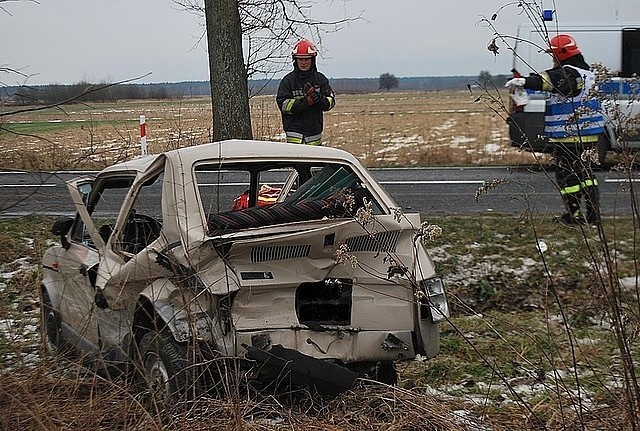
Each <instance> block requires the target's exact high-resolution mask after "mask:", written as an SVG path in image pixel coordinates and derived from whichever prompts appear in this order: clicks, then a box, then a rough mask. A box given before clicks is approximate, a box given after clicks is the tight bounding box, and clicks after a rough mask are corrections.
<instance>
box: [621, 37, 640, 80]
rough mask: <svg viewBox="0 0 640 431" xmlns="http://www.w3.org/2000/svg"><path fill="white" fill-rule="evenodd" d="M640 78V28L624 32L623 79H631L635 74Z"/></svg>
mask: <svg viewBox="0 0 640 431" xmlns="http://www.w3.org/2000/svg"><path fill="white" fill-rule="evenodd" d="M634 73H635V74H637V75H638V76H640V28H625V29H623V30H622V70H621V71H620V76H621V77H622V78H631V76H632V75H633V74H634Z"/></svg>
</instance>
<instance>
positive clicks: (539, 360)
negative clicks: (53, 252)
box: [0, 91, 640, 431]
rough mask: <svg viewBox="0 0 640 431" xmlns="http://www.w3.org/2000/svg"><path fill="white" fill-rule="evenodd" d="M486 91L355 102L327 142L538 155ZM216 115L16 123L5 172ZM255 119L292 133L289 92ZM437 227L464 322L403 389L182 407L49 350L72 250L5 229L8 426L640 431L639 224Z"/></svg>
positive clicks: (371, 151) (169, 140) (363, 153)
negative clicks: (282, 114)
mask: <svg viewBox="0 0 640 431" xmlns="http://www.w3.org/2000/svg"><path fill="white" fill-rule="evenodd" d="M477 97H478V95H476V94H470V93H469V92H462V91H461V92H431V93H426V92H425V93H420V92H416V93H389V94H387V93H377V94H362V95H339V97H338V105H337V106H336V108H335V109H334V110H333V111H331V112H330V113H328V114H327V115H326V117H325V123H326V124H325V134H324V140H325V143H326V145H328V146H334V147H339V148H343V149H346V150H348V151H350V152H352V153H353V154H355V155H356V156H358V158H360V159H361V160H362V161H363V162H364V163H365V164H367V165H368V166H407V165H426V166H438V165H468V164H500V165H517V164H530V163H533V162H536V160H535V159H534V158H533V156H532V155H531V154H528V153H523V152H520V151H517V150H514V149H512V148H510V147H509V145H508V139H507V128H506V124H505V122H504V120H503V119H502V118H501V117H500V116H499V115H496V113H495V112H494V110H493V109H492V108H490V107H489V106H488V105H487V104H485V103H483V102H482V101H481V102H475V100H476V99H477ZM494 106H497V105H494ZM5 109H6V108H5ZM209 109H210V106H209V104H208V100H206V99H188V100H180V101H166V102H158V101H136V102H133V101H125V102H122V103H117V104H97V105H91V106H88V105H77V106H68V107H65V108H64V109H63V110H43V111H37V112H31V113H29V114H25V115H12V116H10V117H9V118H10V122H5V123H3V124H2V127H3V128H4V129H5V130H8V131H4V132H2V133H1V134H0V147H1V148H0V150H1V151H0V167H2V168H3V169H43V170H45V169H61V168H74V169H76V168H98V167H102V166H105V165H107V164H109V163H112V162H114V161H116V160H125V159H127V158H131V157H134V156H135V155H137V154H138V153H139V147H138V133H139V132H138V118H139V115H141V114H144V115H146V117H147V123H148V132H147V133H148V135H147V136H148V144H149V151H150V152H152V153H155V152H160V151H163V150H165V149H169V148H177V147H182V146H187V145H195V144H198V143H201V142H207V141H209V140H210V133H209V129H210V124H209V122H210V120H209V117H210V114H209ZM495 109H496V110H497V111H500V109H499V108H495ZM252 113H253V115H252V121H253V127H254V135H255V137H256V138H257V139H274V140H282V134H281V130H280V119H279V115H278V113H277V111H276V109H275V102H274V100H273V98H272V97H263V98H255V99H253V100H252ZM543 162H544V160H543ZM631 191H632V189H631ZM491 192H492V191H491V190H489V193H491ZM470 198H471V197H470ZM428 221H429V222H430V223H434V224H437V225H439V226H440V227H442V229H443V235H442V237H440V238H438V239H437V240H436V241H435V242H433V243H430V244H429V246H428V248H429V249H430V251H431V253H432V255H433V257H434V260H435V262H436V267H437V271H438V273H439V274H440V275H442V276H443V278H444V280H445V284H446V286H447V289H448V295H449V300H450V302H451V306H452V318H451V320H450V321H449V322H447V323H446V324H444V325H442V327H441V351H440V354H439V356H437V357H436V358H435V359H432V360H429V361H421V360H416V361H411V362H409V363H403V364H401V365H400V366H399V371H400V381H399V385H398V386H397V387H389V386H384V385H380V384H373V383H371V382H361V383H360V384H358V386H357V387H355V388H354V389H353V390H351V391H349V392H347V393H345V394H342V395H340V396H338V397H336V398H331V399H324V398H320V397H317V396H314V395H313V394H308V393H306V392H300V393H295V394H290V395H289V396H287V397H274V396H269V395H268V394H261V393H258V392H254V391H251V390H248V389H246V388H241V387H240V385H238V386H230V387H229V392H228V393H227V394H226V396H224V397H202V398H201V399H198V400H197V401H196V402H194V403H192V404H189V405H183V406H179V408H176V409H172V410H168V409H164V408H162V406H158V405H156V404H154V403H153V400H150V399H149V398H148V397H146V396H145V392H144V390H143V389H141V388H140V387H138V386H136V385H135V384H132V383H131V382H129V381H125V380H116V381H115V382H113V381H108V380H104V379H103V378H101V377H100V376H96V375H94V374H92V373H91V372H89V371H87V370H86V369H84V368H83V367H81V366H80V365H79V364H78V362H77V361H74V360H68V359H65V358H60V357H51V356H48V355H45V354H44V352H43V346H42V345H41V342H40V338H39V324H38V313H39V299H38V294H37V292H38V286H39V277H40V267H39V262H40V259H41V256H42V253H43V251H44V250H45V249H46V247H48V246H49V245H50V244H51V243H52V242H53V241H57V239H56V238H54V237H53V236H52V235H51V234H50V233H49V226H50V224H51V222H52V220H51V219H47V218H37V217H27V218H21V219H10V220H9V219H4V220H0V243H1V244H2V247H1V248H0V429H34V430H35V429H54V430H55V429H122V430H160V429H190V430H199V429H203V430H204V429H233V430H241V429H243V430H273V429H283V430H284V429H296V430H297V429H310V430H311V429H319V430H320V429H322V430H354V431H355V430H380V429H385V430H435V429H438V430H459V429H473V430H514V429H517V430H520V429H551V430H556V429H557V430H560V429H563V430H573V429H586V430H591V429H597V430H619V429H622V430H625V429H632V425H631V424H632V423H634V422H633V421H632V420H631V418H632V417H634V416H633V415H636V416H635V418H636V421H635V423H636V424H638V423H640V422H639V421H640V418H639V417H637V415H638V413H637V411H638V410H639V409H638V408H637V407H638V404H637V400H640V389H638V385H637V377H636V373H637V372H638V369H639V368H638V366H639V365H640V364H639V359H638V358H640V351H639V350H638V349H639V342H640V308H639V302H640V301H639V299H640V288H639V287H638V286H639V284H638V279H637V274H638V265H639V263H638V258H639V257H640V256H639V251H638V250H639V247H638V244H637V238H638V235H637V231H638V224H639V223H638V218H637V215H636V214H617V215H616V216H615V217H614V218H610V219H607V220H605V222H604V223H603V225H602V226H601V227H600V228H598V229H593V228H589V227H586V226H580V227H574V228H570V229H568V228H565V227H563V226H561V225H557V224H551V223H549V222H548V219H547V218H546V217H545V218H536V217H533V218H532V216H531V215H530V214H528V213H527V212H526V211H524V212H523V215H522V216H521V217H515V216H514V217H504V216H498V215H484V216H474V217H454V216H446V217H439V218H434V219H430V220H428ZM634 382H635V383H634ZM634 385H635V386H634ZM634 400H635V401H634ZM634 402H635V403H636V404H634ZM636 429H637V428H636Z"/></svg>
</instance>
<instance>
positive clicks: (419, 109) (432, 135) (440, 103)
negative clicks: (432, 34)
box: [0, 91, 534, 170]
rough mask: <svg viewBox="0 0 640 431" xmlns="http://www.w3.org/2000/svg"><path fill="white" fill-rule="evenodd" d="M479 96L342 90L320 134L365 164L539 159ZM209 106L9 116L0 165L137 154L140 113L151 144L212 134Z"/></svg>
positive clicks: (48, 164) (47, 164) (85, 164)
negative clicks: (518, 145) (515, 143)
mask: <svg viewBox="0 0 640 431" xmlns="http://www.w3.org/2000/svg"><path fill="white" fill-rule="evenodd" d="M503 96H504V95H500V94H499V95H497V97H498V98H500V97H503ZM477 98H478V95H477V94H471V93H470V92H468V91H448V92H412V93H395V92H394V93H373V94H345V95H338V103H337V105H336V107H335V108H334V109H333V110H332V111H330V112H329V113H327V114H326V115H325V133H324V135H323V141H324V144H325V145H327V146H331V147H336V148H342V149H345V150H347V151H349V152H351V153H353V154H354V155H356V156H357V157H358V158H359V159H360V160H361V161H362V162H363V163H365V164H366V165H367V166H412V165H418V166H443V165H472V164H483V165H485V164H490V165H491V164H493V165H496V164H500V165H517V164H522V163H531V162H533V161H534V159H533V156H532V155H531V154H529V153H526V152H522V151H519V150H516V149H513V148H511V147H510V146H509V142H508V130H507V126H506V123H505V121H504V119H503V118H501V117H500V116H499V115H496V113H495V112H494V111H493V109H492V108H490V107H489V105H488V104H485V103H483V102H482V101H480V102H476V101H475V100H476V99H477ZM497 100H500V99H497ZM499 104H500V103H497V104H496V103H494V104H493V105H495V106H499ZM7 109H8V108H7V107H5V108H4V110H5V111H6V110H7ZM210 110H211V107H210V101H209V99H208V98H196V99H180V100H172V101H157V100H149V101H122V102H118V103H97V104H91V105H83V104H80V105H71V106H67V107H63V108H58V109H46V110H42V111H35V112H29V113H25V114H18V115H11V116H8V117H5V122H4V123H3V124H2V128H3V129H5V130H4V131H2V132H0V167H5V168H8V167H11V168H13V169H41V170H47V169H59V168H74V169H75V168H98V167H103V166H106V165H108V164H111V163H113V162H115V161H120V160H123V159H127V158H130V157H133V156H135V155H137V154H139V136H140V135H139V117H140V115H145V116H146V119H147V143H148V151H149V152H150V153H158V152H162V151H165V150H167V149H173V148H179V147H184V146H191V145H196V144H200V143H204V142H210V141H211V133H210V129H211V119H210V118H211V111H210ZM251 111H252V125H253V131H254V137H255V138H256V139H261V140H276V141H280V140H283V139H284V138H283V135H282V129H281V127H282V126H281V121H280V114H279V113H278V111H277V107H276V104H275V99H274V97H273V96H261V97H255V98H253V99H252V100H251ZM498 111H499V110H498Z"/></svg>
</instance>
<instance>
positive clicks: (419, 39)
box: [0, 0, 640, 85]
mask: <svg viewBox="0 0 640 431" xmlns="http://www.w3.org/2000/svg"><path fill="white" fill-rule="evenodd" d="M38 1H39V2H38V3H36V2H32V1H29V0H18V1H9V2H0V5H1V6H2V8H3V9H4V11H3V10H0V68H7V67H8V68H12V69H17V70H20V71H21V72H22V73H24V74H26V75H30V77H29V79H28V81H27V83H29V84H46V83H65V84H69V83H75V82H79V81H81V80H87V81H93V82H96V81H120V80H126V79H131V78H135V77H138V76H141V75H145V74H147V73H149V72H151V75H150V76H147V77H146V78H144V79H142V80H141V81H138V82H177V81H187V80H196V81H202V80H207V79H208V76H209V73H208V66H207V54H206V45H205V43H206V41H203V40H201V35H202V32H203V28H202V22H201V20H199V19H198V18H197V17H195V16H193V15H191V14H188V13H186V12H181V11H179V10H178V9H177V8H176V6H175V5H174V4H173V3H172V2H171V1H170V0H102V1H98V0H38ZM513 3H517V2H514V1H512V0H448V1H434V0H395V1H392V0H350V1H348V2H346V3H343V2H342V1H341V0H333V2H330V1H323V0H318V3H317V5H316V6H314V7H313V8H312V11H311V13H312V15H313V17H314V18H317V19H332V18H337V17H341V16H343V15H344V14H346V15H348V16H355V15H358V14H359V13H362V16H363V18H364V19H363V20H361V21H357V22H354V23H352V24H351V25H350V26H349V27H347V28H345V29H343V30H341V31H340V32H338V33H335V34H329V35H326V36H324V37H323V40H322V49H323V57H322V58H319V60H318V68H319V69H320V71H322V72H323V73H324V74H325V75H327V76H328V77H330V78H339V77H345V78H362V77H378V76H379V75H380V74H382V73H385V72H387V73H392V74H394V75H395V76H397V77H408V76H448V75H477V74H478V73H479V72H480V71H481V70H488V71H489V72H490V73H491V74H493V75H497V74H507V73H509V70H510V69H511V56H510V54H509V52H507V51H506V50H504V49H502V50H500V54H499V55H498V56H497V57H494V56H493V54H491V53H490V52H489V51H488V50H487V49H486V46H487V44H488V43H489V41H490V40H491V39H492V35H493V30H491V29H490V28H488V27H487V26H486V25H485V24H483V23H481V22H480V21H481V19H482V18H483V17H491V15H492V14H493V13H494V12H496V11H498V10H499V9H500V8H501V7H502V6H505V5H509V4H511V5H510V6H506V7H505V8H504V9H502V10H501V12H500V13H499V15H498V18H497V20H496V21H494V24H495V26H496V27H497V29H498V30H499V31H500V32H502V33H507V34H515V32H516V30H517V27H518V24H520V23H523V22H527V18H526V17H525V16H523V15H522V14H518V11H519V10H520V9H518V8H517V7H515V6H514V5H513ZM537 3H538V4H541V3H542V6H543V7H544V8H545V9H557V13H556V16H557V17H558V19H559V20H560V21H561V22H563V21H564V22H567V21H589V22H595V21H613V20H616V19H618V20H620V21H630V20H633V19H635V20H636V22H640V1H638V0H590V1H588V2H587V1H584V0H557V1H556V2H552V1H543V2H540V1H538V2H537ZM21 83H24V78H23V77H19V76H16V75H15V74H14V75H7V74H6V73H4V74H3V73H1V72H0V85H16V84H21Z"/></svg>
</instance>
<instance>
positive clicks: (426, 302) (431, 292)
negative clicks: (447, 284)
mask: <svg viewBox="0 0 640 431" xmlns="http://www.w3.org/2000/svg"><path fill="white" fill-rule="evenodd" d="M420 289H421V292H422V295H421V298H420V319H422V320H427V319H431V321H432V322H433V323H438V322H442V321H444V320H447V319H448V318H449V317H450V314H449V303H448V302H447V297H446V296H445V293H444V283H443V282H442V279H441V278H438V277H434V278H429V279H427V280H422V281H421V282H420Z"/></svg>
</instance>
